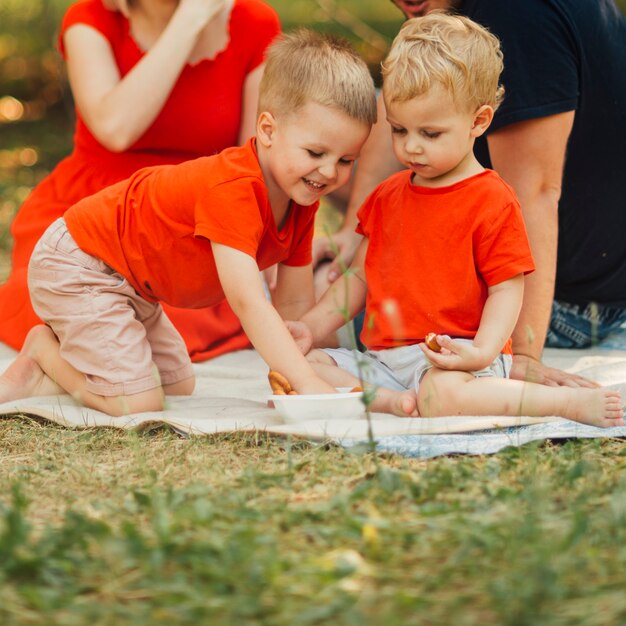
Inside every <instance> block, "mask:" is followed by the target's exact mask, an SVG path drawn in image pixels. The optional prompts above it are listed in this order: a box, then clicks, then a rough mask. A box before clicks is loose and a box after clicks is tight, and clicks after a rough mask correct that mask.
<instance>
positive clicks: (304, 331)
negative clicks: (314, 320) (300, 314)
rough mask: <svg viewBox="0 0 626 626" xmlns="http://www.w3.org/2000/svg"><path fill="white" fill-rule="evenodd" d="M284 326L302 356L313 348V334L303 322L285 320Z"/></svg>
mask: <svg viewBox="0 0 626 626" xmlns="http://www.w3.org/2000/svg"><path fill="white" fill-rule="evenodd" d="M285 325H286V326H287V330H289V332H290V333H291V336H292V337H293V340H294V341H295V342H296V345H297V346H298V349H299V350H300V352H302V354H308V353H309V351H310V350H311V347H312V346H313V333H312V332H311V329H310V328H309V327H308V326H307V325H306V324H305V323H304V322H294V321H290V320H286V321H285Z"/></svg>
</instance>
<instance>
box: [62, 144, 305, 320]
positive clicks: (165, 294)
mask: <svg viewBox="0 0 626 626" xmlns="http://www.w3.org/2000/svg"><path fill="white" fill-rule="evenodd" d="M316 210H317V203H315V204H313V205H311V206H300V205H297V204H295V203H293V202H292V203H291V206H290V209H289V212H288V215H287V218H286V219H285V222H284V225H283V226H282V228H281V229H280V230H278V228H277V227H276V224H275V222H274V217H273V214H272V210H271V206H270V202H269V196H268V192H267V187H266V185H265V182H264V180H263V174H262V172H261V168H260V166H259V162H258V158H257V154H256V149H255V143H254V139H250V140H249V141H248V143H247V144H246V145H245V146H243V147H234V148H228V149H226V150H224V151H222V152H221V153H220V154H217V155H214V156H210V157H202V158H199V159H194V160H192V161H186V162H184V163H180V164H178V165H163V166H156V167H149V168H144V169H142V170H139V171H138V172H136V173H135V174H133V175H132V176H131V177H130V178H128V179H126V180H125V181H122V182H120V183H117V184H115V185H112V186H111V187H107V188H106V189H104V190H102V191H101V192H99V193H96V194H94V195H93V196H90V197H88V198H85V199H84V200H81V201H80V202H78V203H77V204H75V205H74V206H73V207H71V208H70V209H69V210H68V211H67V212H66V214H65V221H66V223H67V227H68V230H69V231H70V234H71V235H72V237H73V238H74V239H75V241H76V243H77V244H78V245H79V246H80V248H81V249H82V250H84V251H85V252H87V253H89V254H91V255H93V256H95V257H98V258H99V259H101V260H103V261H104V262H105V263H107V264H108V265H110V266H111V267H112V268H113V269H115V270H116V271H117V272H119V273H120V274H122V276H124V277H126V278H127V279H128V281H129V282H130V284H131V285H132V286H133V287H134V289H135V290H136V291H137V292H138V293H139V294H140V295H141V296H142V297H144V298H145V299H146V300H149V301H152V302H154V301H157V300H160V301H163V302H166V303H168V304H171V305H173V306H178V307H188V308H197V307H204V306H208V305H211V304H214V303H216V302H218V301H220V300H222V299H223V298H224V292H223V290H222V287H221V285H220V281H219V277H218V275H217V270H216V267H215V260H214V258H213V253H212V250H211V241H213V242H216V243H220V244H223V245H226V246H229V247H231V248H235V249H237V250H241V251H242V252H245V253H246V254H249V255H250V256H251V257H253V258H254V259H256V261H257V264H258V266H259V269H261V270H262V269H265V268H267V267H270V266H271V265H274V264H275V263H284V264H286V265H293V266H300V265H307V264H308V263H311V243H312V239H313V227H314V219H315V211H316Z"/></svg>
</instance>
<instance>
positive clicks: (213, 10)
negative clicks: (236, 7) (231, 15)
mask: <svg viewBox="0 0 626 626" xmlns="http://www.w3.org/2000/svg"><path fill="white" fill-rule="evenodd" d="M231 2H232V0H180V2H179V4H178V8H177V9H176V12H177V13H180V12H182V13H184V14H185V15H187V16H188V17H190V18H191V19H193V20H195V21H196V22H197V23H198V24H201V25H203V26H205V25H206V24H208V23H209V22H210V21H211V20H212V19H213V18H214V17H215V16H216V15H217V14H218V13H219V12H220V11H222V10H223V9H225V8H226V6H227V5H228V4H230V3H231Z"/></svg>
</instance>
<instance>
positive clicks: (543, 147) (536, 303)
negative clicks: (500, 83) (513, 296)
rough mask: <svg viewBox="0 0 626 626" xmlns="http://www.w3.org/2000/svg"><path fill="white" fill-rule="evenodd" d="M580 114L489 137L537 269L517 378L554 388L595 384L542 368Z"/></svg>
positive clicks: (517, 349)
mask: <svg viewBox="0 0 626 626" xmlns="http://www.w3.org/2000/svg"><path fill="white" fill-rule="evenodd" d="M573 122H574V111H569V112H566V113H560V114H558V115H551V116H549V117H542V118H538V119H534V120H528V121H524V122H518V123H516V124H511V125H510V126H506V127H504V128H502V129H499V130H497V131H495V132H493V133H491V134H490V135H489V137H488V144H489V154H490V157H491V162H492V165H493V168H494V169H495V170H496V171H497V172H498V173H499V174H500V175H501V176H502V178H503V179H504V180H505V181H506V182H507V183H509V184H510V185H511V186H512V187H513V189H514V190H515V192H516V193H517V196H518V198H519V201H520V204H521V207H522V213H523V215H524V221H525V223H526V229H527V231H528V238H529V241H530V247H531V250H532V253H533V256H534V258H535V263H536V266H537V269H536V271H535V272H534V273H533V274H531V275H529V276H528V277H527V278H526V282H525V288H524V300H523V304H522V310H521V313H520V317H519V320H518V323H517V326H516V327H515V331H514V332H513V352H514V354H515V357H516V358H515V361H514V368H513V371H512V373H511V375H512V377H514V378H523V379H530V380H533V381H534V382H541V383H544V384H552V385H569V386H580V385H582V386H594V383H592V382H591V381H587V380H586V379H584V378H582V377H580V376H576V375H574V374H568V373H566V372H562V371H560V370H556V369H552V368H548V367H545V366H544V365H542V364H541V362H540V361H541V354H542V351H543V345H544V342H545V338H546V334H547V331H548V326H549V323H550V314H551V310H552V301H553V299H554V284H555V278H556V258H557V257H556V255H557V241H558V204H559V198H560V195H561V185H562V181H563V167H564V164H565V155H566V149H567V141H568V138H569V135H570V132H571V130H572V124H573Z"/></svg>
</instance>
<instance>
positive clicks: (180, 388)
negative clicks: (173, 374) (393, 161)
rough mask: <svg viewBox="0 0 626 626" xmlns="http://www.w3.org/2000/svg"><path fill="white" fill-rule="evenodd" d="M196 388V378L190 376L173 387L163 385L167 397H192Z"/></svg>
mask: <svg viewBox="0 0 626 626" xmlns="http://www.w3.org/2000/svg"><path fill="white" fill-rule="evenodd" d="M195 388H196V377H195V376H190V377H189V378H185V379H184V380H180V381H178V382H177V383H173V384H171V385H163V390H164V391H165V395H168V396H190V395H191V394H192V393H193V391H194V389H195Z"/></svg>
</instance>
